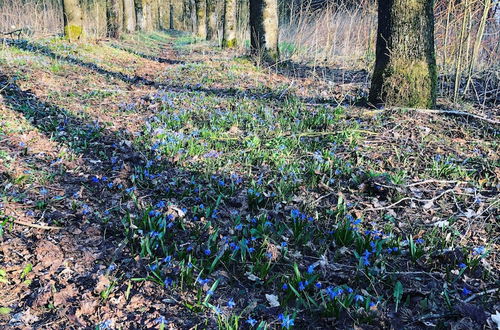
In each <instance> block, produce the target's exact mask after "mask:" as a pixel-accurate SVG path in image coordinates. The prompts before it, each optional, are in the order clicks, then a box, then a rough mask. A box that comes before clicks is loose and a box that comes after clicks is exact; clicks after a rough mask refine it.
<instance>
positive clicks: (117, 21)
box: [106, 0, 123, 38]
mask: <svg viewBox="0 0 500 330" xmlns="http://www.w3.org/2000/svg"><path fill="white" fill-rule="evenodd" d="M122 13H123V8H122V1H120V0H107V1H106V21H107V26H108V32H107V36H108V37H109V38H119V37H120V35H121V32H122V27H123V16H122Z"/></svg>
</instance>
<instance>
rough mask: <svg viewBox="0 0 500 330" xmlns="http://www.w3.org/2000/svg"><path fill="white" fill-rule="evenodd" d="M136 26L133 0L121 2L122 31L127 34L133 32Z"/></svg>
mask: <svg viewBox="0 0 500 330" xmlns="http://www.w3.org/2000/svg"><path fill="white" fill-rule="evenodd" d="M136 24H137V23H136V16H135V4H134V0H123V29H124V30H125V31H126V32H128V33H131V32H134V31H135V27H136Z"/></svg>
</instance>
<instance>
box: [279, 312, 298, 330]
mask: <svg viewBox="0 0 500 330" xmlns="http://www.w3.org/2000/svg"><path fill="white" fill-rule="evenodd" d="M278 320H279V321H281V326H282V327H283V328H286V329H290V327H291V326H293V325H295V320H294V319H293V318H291V317H290V316H289V315H286V316H285V315H283V314H280V315H278Z"/></svg>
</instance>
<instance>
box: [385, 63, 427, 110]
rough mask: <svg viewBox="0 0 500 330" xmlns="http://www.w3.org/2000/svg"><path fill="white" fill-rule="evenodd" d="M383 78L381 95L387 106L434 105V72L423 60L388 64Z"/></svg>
mask: <svg viewBox="0 0 500 330" xmlns="http://www.w3.org/2000/svg"><path fill="white" fill-rule="evenodd" d="M384 76H385V78H384V84H383V86H382V95H384V98H385V100H384V101H385V103H386V104H387V105H404V106H408V107H425V108H432V107H433V106H434V105H435V103H436V93H435V88H436V79H437V77H436V72H435V69H433V68H432V67H431V66H430V65H429V64H428V63H427V62H426V61H425V60H419V61H415V60H404V59H401V58H400V59H397V60H395V61H392V62H391V63H389V66H388V68H387V70H386V72H385V73H384Z"/></svg>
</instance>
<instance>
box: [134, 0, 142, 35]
mask: <svg viewBox="0 0 500 330" xmlns="http://www.w3.org/2000/svg"><path fill="white" fill-rule="evenodd" d="M142 1H143V0H134V4H135V17H136V20H137V25H136V30H139V31H142V30H144V10H143V6H142Z"/></svg>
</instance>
